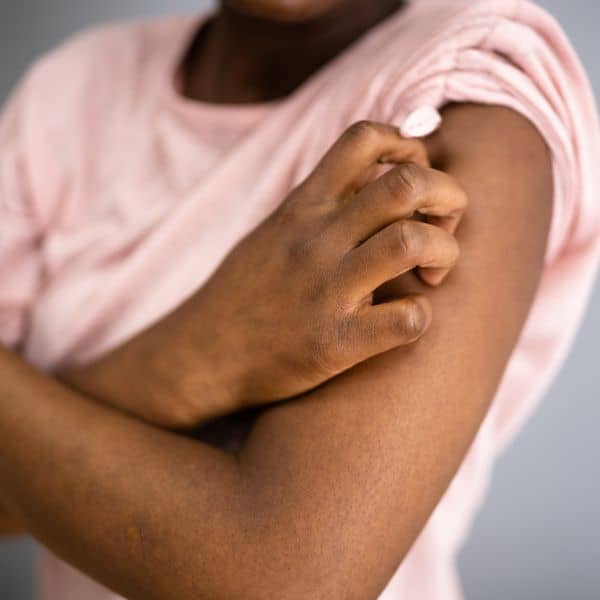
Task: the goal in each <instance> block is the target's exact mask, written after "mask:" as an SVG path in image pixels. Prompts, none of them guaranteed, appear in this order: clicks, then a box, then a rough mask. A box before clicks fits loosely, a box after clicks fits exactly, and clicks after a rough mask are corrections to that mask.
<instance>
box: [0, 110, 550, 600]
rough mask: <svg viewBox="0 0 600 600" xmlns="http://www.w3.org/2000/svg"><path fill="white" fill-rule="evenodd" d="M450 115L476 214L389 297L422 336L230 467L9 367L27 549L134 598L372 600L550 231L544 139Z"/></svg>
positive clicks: (430, 502) (491, 364)
mask: <svg viewBox="0 0 600 600" xmlns="http://www.w3.org/2000/svg"><path fill="white" fill-rule="evenodd" d="M445 113H446V114H445V123H444V126H443V128H442V130H441V131H440V133H439V134H437V135H436V136H435V139H434V140H433V144H432V148H433V150H434V151H435V154H437V155H439V156H440V158H442V159H445V165H444V166H445V168H447V169H448V171H449V172H450V173H452V174H454V175H455V176H456V177H457V178H458V179H459V181H461V182H462V183H463V184H464V186H465V188H466V189H467V191H468V192H469V196H470V198H471V205H470V209H469V212H468V213H467V216H466V217H465V222H464V226H463V227H462V228H461V230H460V232H459V240H460V242H461V247H462V258H461V262H460V263H459V265H458V266H457V268H456V270H455V271H454V272H453V273H452V274H451V275H450V277H449V278H448V279H447V281H446V282H445V284H444V285H443V286H441V287H439V288H436V289H430V288H424V286H422V285H421V283H420V282H419V281H418V280H417V279H416V278H414V277H412V275H411V276H403V277H402V278H401V279H400V280H399V281H397V282H396V283H395V284H394V285H393V286H388V288H387V290H384V291H383V292H382V293H388V294H393V295H395V294H397V293H399V292H405V291H406V289H407V288H408V287H409V288H410V289H412V290H417V291H418V290H422V291H423V293H425V294H427V296H428V297H429V299H430V301H431V302H432V304H433V309H434V314H435V320H434V323H433V325H432V327H431V329H430V331H429V332H428V334H427V335H426V336H424V337H423V338H422V339H421V340H420V341H419V342H417V343H416V344H414V345H412V346H409V347H406V348H402V349H399V350H395V351H392V352H388V353H386V354H384V355H381V356H379V357H376V358H374V359H371V360H370V361H367V362H365V363H362V364H361V365H359V366H358V367H356V368H354V369H352V370H350V371H348V372H346V373H344V374H343V375H341V376H339V377H337V378H336V379H334V380H332V381H330V382H328V383H327V384H325V385H323V386H321V387H320V388H318V389H317V390H315V391H313V392H312V393H310V394H307V395H306V396H305V397H304V398H302V399H300V400H295V401H293V402H289V403H286V404H285V405H280V406H277V407H274V408H272V409H269V410H268V411H267V412H266V413H265V414H264V415H263V416H262V417H260V419H259V420H258V422H257V424H256V427H255V429H254V430H253V432H252V434H251V436H250V438H249V440H248V442H247V444H246V446H245V447H244V448H243V450H242V451H241V452H240V454H239V455H238V456H237V457H235V456H233V457H232V456H227V455H224V454H222V453H221V452H219V451H217V450H213V449H211V448H209V447H207V446H205V445H203V444H200V443H197V442H194V441H191V440H188V439H184V438H181V437H178V436H176V435H174V434H171V433H167V432H164V431H159V430H156V429H154V428H152V427H150V426H148V425H144V424H141V423H139V422H137V421H135V420H133V419H130V418H129V417H127V416H124V415H122V414H120V413H118V412H115V411H113V410H111V409H109V408H106V407H104V406H101V405H98V404H96V403H95V402H92V401H89V400H86V399H84V398H82V397H81V396H79V395H77V394H75V393H74V392H71V391H69V390H67V389H65V388H64V387H63V386H61V385H60V384H58V383H56V382H53V381H51V380H49V379H48V378H46V377H44V376H43V375H40V374H38V373H36V372H35V371H33V370H32V369H31V368H29V367H27V366H26V365H25V364H23V363H22V362H21V361H19V360H18V359H16V358H14V357H13V356H11V355H9V354H8V353H6V354H5V355H3V356H2V360H1V361H0V364H1V368H2V373H0V381H2V382H3V383H2V387H3V391H2V395H1V397H0V439H2V440H3V442H2V445H3V448H2V452H1V453H0V485H2V487H3V488H4V489H6V491H7V495H8V498H9V500H10V504H11V509H12V510H13V511H14V512H15V514H17V515H19V516H20V517H21V518H22V519H23V520H24V522H25V523H26V524H27V525H28V527H29V528H30V529H31V531H32V532H33V534H34V535H35V536H36V537H38V538H39V539H41V541H42V542H44V543H46V544H47V545H48V546H49V547H51V548H52V549H54V550H55V551H57V552H58V553H59V554H60V555H62V556H63V557H65V558H66V559H67V560H68V561H70V562H72V563H73V564H75V565H76V566H78V567H79V568H81V569H83V570H85V571H87V572H88V573H90V574H91V575H92V576H94V577H96V578H97V579H99V580H100V581H102V582H104V583H105V584H107V585H109V586H111V587H113V588H114V589H116V590H117V591H119V592H120V593H122V594H124V595H125V596H127V597H129V598H131V599H135V598H144V599H147V598H173V597H176V598H182V599H186V598H195V599H196V598H202V597H206V598H236V597H243V598H249V599H250V598H273V597H277V598H307V597H310V598H328V599H331V598H344V599H348V598H360V599H364V598H371V597H376V595H377V594H378V593H379V592H380V591H381V589H382V588H383V587H384V585H385V584H386V583H387V580H388V579H389V577H390V576H391V574H392V573H393V571H394V569H395V568H396V567H397V565H398V564H399V563H400V562H401V561H402V558H403V556H404V554H405V553H406V552H407V550H408V549H409V548H410V546H411V544H412V543H413V541H414V539H415V537H416V535H417V534H418V532H419V531H420V529H421V528H422V526H423V524H424V523H425V521H426V519H427V518H428V516H429V515H430V513H431V511H432V510H433V508H434V506H435V504H436V503H437V502H438V500H439V498H440V496H441V494H442V493H443V491H444V490H445V488H446V487H447V485H448V482H449V481H450V479H451V478H452V476H453V474H454V473H455V471H456V469H457V468H458V466H459V464H460V461H461V460H462V458H463V456H464V453H465V451H466V449H467V448H468V446H469V444H470V443H471V440H472V439H473V436H474V435H475V432H476V431H477V428H478V426H479V424H480V423H481V420H482V419H483V416H484V415H485V412H486V409H487V407H488V405H489V402H490V400H491V399H492V398H493V395H494V392H495V389H496V386H497V384H498V381H499V379H500V376H501V374H502V372H503V369H504V367H505V364H506V361H507V359H508V357H509V355H510V353H511V350H512V348H513V346H514V344H515V342H516V339H517V337H518V335H519V332H520V330H521V328H522V326H523V323H524V320H525V317H526V315H527V312H528V309H529V306H530V304H531V301H532V298H533V296H534V293H535V290H536V286H537V282H538V278H539V275H540V272H541V268H542V261H543V256H544V249H545V243H546V236H547V232H548V228H549V222H550V212H551V198H552V189H551V181H552V179H551V169H550V161H549V157H548V154H547V151H546V148H545V146H544V144H543V142H542V140H541V138H540V136H539V134H538V133H537V131H536V130H535V129H534V128H533V127H532V126H531V125H530V124H529V123H528V122H527V121H525V120H524V119H523V118H521V117H519V116H517V115H515V114H514V113H512V112H511V111H509V110H506V109H501V108H483V107H471V106H459V107H453V108H450V109H448V110H446V111H445ZM434 146H435V147H434ZM407 184H410V182H407ZM403 241H404V242H405V243H407V244H408V245H409V246H410V243H411V240H408V239H407V240H403Z"/></svg>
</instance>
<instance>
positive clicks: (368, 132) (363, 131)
mask: <svg viewBox="0 0 600 600" xmlns="http://www.w3.org/2000/svg"><path fill="white" fill-rule="evenodd" d="M346 134H347V137H348V138H349V139H350V140H351V141H356V142H360V143H366V142H369V141H374V140H375V139H376V138H377V137H378V136H379V133H378V128H377V125H376V124H375V123H373V122H372V121H367V120H362V121H356V123H352V125H350V127H348V129H347V130H346Z"/></svg>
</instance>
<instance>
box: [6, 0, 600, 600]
mask: <svg viewBox="0 0 600 600" xmlns="http://www.w3.org/2000/svg"><path fill="white" fill-rule="evenodd" d="M211 12H212V9H211V10H210V11H209V12H206V13H204V14H202V15H197V16H194V17H178V18H171V19H159V20H152V21H144V22H137V23H129V24H121V25H115V26H110V27H105V28H100V29H95V30H91V31H88V32H85V33H83V34H80V35H78V36H76V37H74V38H73V39H71V40H69V41H67V42H66V43H65V44H63V45H62V46H60V47H59V48H57V49H56V50H55V51H53V52H51V53H49V54H47V55H46V56H44V57H43V58H41V59H40V60H39V61H38V62H36V64H35V65H33V67H32V68H31V69H30V70H29V71H28V73H27V74H26V76H25V77H24V78H23V81H22V82H21V84H20V85H19V86H18V88H17V90H16V91H15V94H14V95H13V97H12V98H11V100H10V101H9V103H8V104H7V106H6V108H5V110H4V112H3V115H2V118H1V121H0V340H2V341H3V343H4V344H6V345H8V346H10V347H12V348H15V349H17V350H19V351H21V352H22V353H23V354H24V356H26V357H27V358H28V359H29V360H31V361H33V362H34V363H36V364H37V365H39V366H40V367H41V368H43V369H47V370H50V371H51V370H52V369H55V368H56V367H57V366H59V365H66V364H79V363H83V362H85V361H90V360H92V359H94V358H97V357H98V356H100V355H101V354H102V353H104V352H106V351H107V350H109V349H111V348H114V347H115V346H117V345H119V344H121V343H123V342H124V341H125V340H127V339H128V338H130V337H131V336H133V335H134V334H136V333H137V332H139V331H140V330H142V329H144V328H145V327H147V326H148V325H149V324H151V323H152V322H154V321H156V320H157V319H160V318H161V317H162V316H164V315H165V314H166V313H168V312H169V311H171V310H172V309H173V308H174V307H175V306H177V305H178V304H179V303H181V302H182V300H184V299H185V298H187V297H188V296H190V295H191V294H192V293H193V292H194V291H195V290H197V289H198V288H199V287H200V286H201V285H202V284H203V282H205V281H206V279H207V278H208V277H209V276H210V274H211V273H212V272H213V271H214V270H215V268H216V267H217V266H218V264H219V262H220V260H221V259H222V258H223V257H224V256H225V255H226V254H227V252H228V251H229V250H230V249H231V247H232V246H233V245H234V244H235V243H236V242H237V241H238V240H239V239H240V238H241V237H242V236H243V235H244V234H245V233H246V232H248V231H249V230H250V229H251V228H253V227H254V226H255V225H256V224H257V223H259V222H260V221H261V220H262V219H263V218H264V217H265V216H266V215H267V214H268V213H269V212H270V211H271V210H272V209H273V208H274V207H275V206H276V205H277V203H278V202H280V201H281V199H283V198H284V196H285V195H286V193H287V191H288V190H289V189H290V187H291V186H292V185H294V184H295V183H298V182H299V181H300V180H301V179H302V178H303V177H304V176H306V175H307V174H308V172H309V171H310V170H311V168H312V167H313V166H314V165H315V163H316V161H317V160H318V159H319V158H320V156H321V155H322V154H323V152H324V151H325V150H326V149H327V148H328V147H329V146H330V144H331V143H332V142H333V141H334V140H335V139H336V138H337V137H338V136H339V135H340V133H341V132H342V131H343V130H344V129H345V128H346V126H347V125H349V124H350V123H352V122H354V121H356V120H359V119H374V120H378V121H385V122H392V123H395V124H397V125H399V126H400V127H401V129H402V131H403V132H404V134H405V135H424V134H427V133H429V132H431V131H433V130H434V129H435V128H436V127H437V126H438V125H439V122H440V114H439V112H438V109H440V108H441V107H442V105H443V104H444V103H446V102H447V101H451V100H454V101H473V102H482V103H493V104H501V105H505V106H508V107H511V108H513V109H515V110H517V111H519V112H520V113H522V114H524V115H525V116H526V117H528V118H529V119H531V120H532V121H533V123H535V125H536V126H537V127H538V128H539V130H540V131H541V133H542V134H543V136H544V137H545V139H546V141H547V143H548V145H549V146H550V148H551V150H552V156H553V167H554V177H555V194H554V198H553V203H554V213H553V215H554V216H553V222H552V227H551V233H550V239H549V243H548V247H547V252H546V260H545V268H544V272H543V277H542V281H541V286H540V288H539V293H538V294H537V297H536V300H535V303H534V306H533V308H532V310H531V313H530V315H529V318H528V321H527V323H526V326H525V329H524V331H523V333H522V335H521V337H520V340H519V342H518V345H517V346H516V348H515V349H514V352H513V354H512V356H511V358H510V361H509V364H508V366H507V369H506V372H505V375H504V378H503V380H502V383H501V386H500V388H499V390H498V392H497V394H496V397H495V399H494V402H493V404H492V406H491V409H490V411H489V414H488V416H487V418H486V419H485V421H484V423H483V425H482V427H481V429H480V431H479V433H478V435H477V438H476V440H475V442H474V444H473V445H472V447H471V450H470V451H469V453H468V455H467V457H466V459H465V461H464V463H463V464H462V466H461V468H460V470H459V472H458V473H457V474H456V476H455V478H454V479H453V481H452V483H451V485H450V487H449V489H448V491H447V492H446V494H445V495H444V497H443V499H442V500H441V502H440V503H439V505H438V507H437V508H436V510H435V512H434V513H433V515H432V516H431V518H430V520H429V521H428V523H427V526H426V527H425V529H424V530H423V532H422V534H421V535H420V537H419V539H418V540H417V542H416V543H415V544H414V546H413V548H412V549H411V551H410V553H409V554H408V556H407V557H406V558H405V560H404V561H403V562H402V565H401V566H400V567H399V569H398V571H397V573H396V574H395V575H394V577H393V579H392V580H391V581H390V583H389V585H388V587H387V588H386V590H385V592H384V593H383V594H382V596H381V598H383V599H386V600H391V599H393V598H394V599H400V598H404V599H411V600H412V599H418V600H434V599H435V600H455V599H457V598H459V597H460V589H459V584H458V581H457V578H456V572H455V565H454V558H455V555H456V552H457V550H458V549H459V547H460V545H461V543H462V541H463V540H464V538H465V535H466V534H467V532H468V529H469V526H470V523H471V520H472V518H473V514H474V512H475V510H476V509H477V507H478V506H479V505H480V503H481V502H482V500H483V498H484V493H485V489H486V486H487V483H488V478H489V473H490V467H491V465H492V463H493V460H494V458H495V457H496V456H497V454H498V452H499V450H500V449H501V448H502V447H503V446H504V445H505V444H506V443H507V442H508V441H509V440H510V438H511V437H512V436H513V435H514V433H515V432H516V431H517V430H518V428H519V427H520V426H521V425H522V423H523V422H524V420H525V419H526V417H527V416H528V415H529V414H530V413H531V412H532V410H533V408H534V407H535V404H536V402H537V401H538V400H539V399H540V397H541V396H542V395H543V393H544V391H545V390H546V389H547V387H548V385H549V383H550V382H551V380H552V379H553V377H554V375H555V374H556V372H557V370H558V368H559V366H560V364H561V362H562V360H563V359H564V357H565V354H566V352H567V350H568V348H569V346H570V344H571V342H572V340H573V337H574V333H575V332H576V329H577V326H578V324H579V322H580V319H581V316H582V313H583V310H584V308H585V305H586V302H587V300H588V297H589V292H590V289H591V286H592V283H593V279H594V275H595V271H596V267H597V264H598V258H599V255H600V180H599V177H600V175H599V174H600V168H599V167H600V165H599V161H600V141H599V140H600V135H599V125H598V117H597V113H596V108H595V104H594V99H593V96H592V93H591V90H590V86H589V83H588V81H587V79H586V76H585V74H584V72H583V70H582V68H581V65H580V63H579V61H578V59H577V57H576V55H575V54H574V51H573V49H572V48H571V46H570V44H569V42H568V41H567V39H566V38H565V36H564V34H563V32H562V30H561V29H560V27H559V26H558V24H557V23H556V22H555V21H554V20H553V19H552V18H551V17H550V16H549V15H548V14H547V13H545V12H544V11H543V10H541V9H540V8H538V7H536V6H535V5H533V4H530V3H528V2H524V1H520V0H476V1H473V0H453V1H452V2H450V1H445V0H414V1H413V2H411V3H410V4H409V5H408V7H407V8H405V9H403V10H401V11H400V12H398V13H396V14H395V15H393V16H392V17H390V18H388V19H387V20H386V21H385V22H382V23H380V24H379V25H378V26H376V27H375V28H373V29H372V30H370V31H369V32H368V33H367V34H366V35H364V36H363V37H362V38H361V39H359V40H357V41H356V43H354V44H353V45H352V46H351V47H350V48H348V49H347V50H346V51H344V52H343V53H342V54H341V55H339V56H338V57H336V58H335V59H334V60H332V61H331V62H330V63H329V64H327V65H326V66H325V67H323V68H322V69H320V70H319V71H318V72H317V73H316V74H315V75H314V76H312V77H311V78H310V79H309V80H308V81H307V82H306V83H305V84H303V85H302V86H300V88H298V89H297V90H296V91H295V92H294V93H293V94H291V95H290V96H289V97H288V98H286V99H285V100H281V101H277V102H271V103H263V104H255V105H241V106H235V105H233V106H232V105H229V106H228V105H215V104H211V103H205V102H192V101H190V100H187V99H185V98H184V97H182V95H181V93H180V92H179V90H178V87H177V77H176V67H177V65H178V64H179V63H180V59H181V57H182V55H183V53H184V51H185V49H186V48H187V45H188V43H189V41H190V39H191V36H192V34H193V33H194V31H195V28H197V27H198V25H199V24H200V22H201V21H202V19H205V18H207V17H208V15H209V14H211ZM41 562H42V589H43V597H44V598H45V599H46V600H109V599H111V598H114V596H113V595H111V594H110V593H109V592H107V591H106V590H104V589H103V588H101V587H100V586H98V585H96V584H95V583H93V582H91V581H90V580H88V579H87V578H86V577H84V576H83V575H81V574H79V573H78V572H76V571H75V570H74V569H72V568H71V567H69V566H67V565H65V564H64V563H62V562H61V561H59V560H58V559H57V558H55V557H54V556H52V555H51V554H50V553H48V552H46V551H43V552H42V559H41Z"/></svg>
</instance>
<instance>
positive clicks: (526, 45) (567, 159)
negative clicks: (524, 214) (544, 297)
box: [387, 0, 600, 262]
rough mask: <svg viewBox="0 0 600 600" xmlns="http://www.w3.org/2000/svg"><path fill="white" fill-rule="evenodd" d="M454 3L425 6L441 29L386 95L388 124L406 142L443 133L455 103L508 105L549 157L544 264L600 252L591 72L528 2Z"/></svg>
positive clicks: (598, 142)
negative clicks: (446, 113)
mask: <svg viewBox="0 0 600 600" xmlns="http://www.w3.org/2000/svg"><path fill="white" fill-rule="evenodd" d="M448 4H451V3H440V2H438V1H435V0H434V1H432V0H424V1H423V2H422V6H424V7H425V9H426V10H431V11H432V12H435V13H436V14H437V16H438V21H439V22H441V23H443V25H441V26H440V28H439V29H438V30H437V31H435V32H434V33H433V34H432V35H431V42H430V44H429V45H428V47H427V48H426V50H425V51H424V52H423V53H422V55H421V56H420V58H419V60H417V61H415V62H414V63H413V64H412V65H411V67H410V68H409V69H408V71H407V72H405V73H403V74H402V75H401V76H400V77H398V79H397V81H396V82H394V85H395V86H396V89H390V90H388V92H387V97H388V98H389V102H390V104H389V106H388V107H387V111H388V115H389V118H390V119H392V120H393V121H394V122H396V123H398V124H399V125H400V126H401V129H402V130H404V131H405V133H406V134H407V135H410V131H411V130H415V131H417V132H419V133H415V135H419V134H422V133H423V132H424V133H428V132H429V131H430V130H431V129H434V128H435V127H437V125H438V124H439V121H440V119H439V116H436V115H435V109H440V108H441V107H443V106H444V105H445V104H447V103H449V102H475V103H482V104H495V105H502V106H506V107H509V108H511V109H513V110H515V111H517V112H519V113H521V114H522V115H524V116H525V117H526V118H528V119H529V120H530V121H531V122H532V123H533V124H534V125H535V126H536V127H537V129H538V130H539V131H540V133H541V134H542V136H543V137H544V139H545V141H546V143H547V145H548V146H549V148H550V150H551V154H552V160H553V173H554V183H555V185H554V189H555V194H554V203H553V220H552V225H551V231H550V236H549V242H548V247H547V253H546V260H547V262H553V261H555V260H557V259H558V258H559V255H561V254H564V253H566V252H569V251H570V249H572V248H573V247H574V245H575V244H577V245H578V246H579V245H581V244H582V243H584V244H587V245H590V244H591V245H593V246H595V247H596V246H597V245H598V241H597V240H598V239H599V238H600V200H599V189H600V179H599V177H598V174H597V172H598V169H597V161H598V160H599V157H600V126H599V124H598V113H597V108H596V103H595V99H594V96H593V93H592V90H591V86H590V83H589V81H588V79H587V76H586V74H585V71H584V69H583V67H582V65H581V63H580V61H579V58H578V57H577V55H576V53H575V51H574V50H573V47H572V45H571V44H570V42H569V40H568V39H567V37H566V36H565V34H564V32H563V30H562V28H561V27H560V25H559V24H558V22H557V21H556V20H555V19H554V18H553V17H552V16H551V15H550V14H549V13H548V12H546V11H545V10H543V9H542V8H540V7H539V6H537V5H535V4H533V3H531V2H527V1H524V0H475V1H471V0H469V1H468V2H465V1H463V0H459V1H458V2H456V3H455V4H454V5H453V7H452V8H448V7H447V5H448ZM444 11H446V14H444ZM448 11H451V12H450V15H448V14H447V13H448ZM423 20H425V19H422V21H423ZM432 21H433V18H432ZM392 87H393V86H392Z"/></svg>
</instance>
